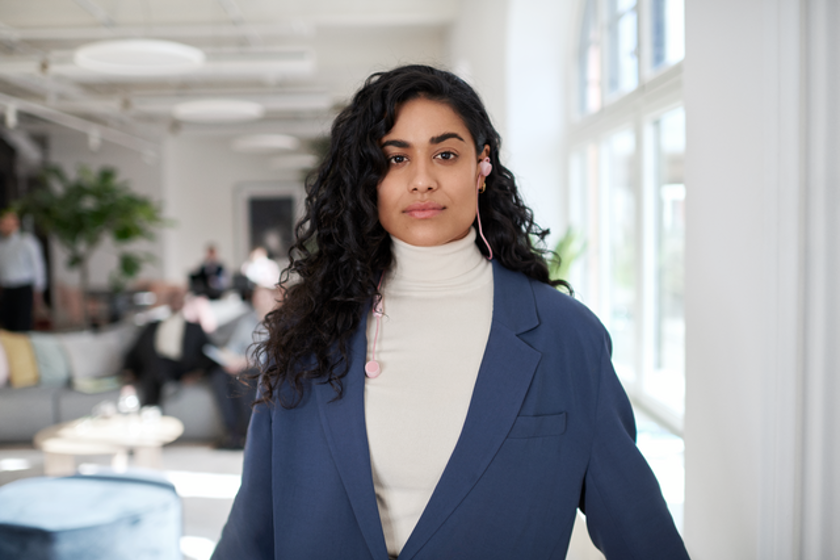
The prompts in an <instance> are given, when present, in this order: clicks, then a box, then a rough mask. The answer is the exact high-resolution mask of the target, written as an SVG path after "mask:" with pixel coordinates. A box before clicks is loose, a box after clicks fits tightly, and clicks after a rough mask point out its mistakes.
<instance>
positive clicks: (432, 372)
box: [214, 66, 687, 560]
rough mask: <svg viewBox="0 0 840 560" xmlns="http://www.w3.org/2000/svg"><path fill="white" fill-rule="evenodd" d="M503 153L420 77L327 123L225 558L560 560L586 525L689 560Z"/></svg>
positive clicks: (489, 134)
mask: <svg viewBox="0 0 840 560" xmlns="http://www.w3.org/2000/svg"><path fill="white" fill-rule="evenodd" d="M499 143H500V139H499V136H498V134H497V133H496V131H495V130H494V129H493V127H492V125H491V123H490V120H489V118H488V116H487V113H486V111H485V110H484V108H483V106H482V104H481V101H480V100H479V98H478V96H477V95H476V93H475V92H474V91H473V90H472V89H471V88H470V87H469V86H468V85H467V84H466V83H464V82H463V81H462V80H460V79H459V78H457V77H456V76H454V75H452V74H450V73H447V72H443V71H440V70H436V69H433V68H429V67H424V66H407V67H402V68H397V69H395V70H392V71H390V72H384V73H378V74H374V75H373V76H371V77H370V78H369V79H368V80H367V82H366V83H365V85H364V86H363V87H362V88H361V90H360V91H359V92H358V93H357V94H356V96H355V97H354V99H353V101H352V103H351V104H350V106H349V107H347V108H346V109H345V110H344V111H342V113H341V114H340V115H339V116H338V117H337V119H336V121H335V123H334V125H333V129H332V139H331V147H330V152H329V154H328V155H327V157H326V158H325V160H324V162H323V163H322V165H321V167H320V168H319V170H318V172H317V175H316V176H315V177H314V178H313V179H312V180H311V181H310V182H309V184H308V185H307V204H306V215H305V218H304V220H303V221H302V222H301V224H299V226H298V228H297V232H296V233H297V241H296V243H295V245H294V246H293V248H292V251H291V255H290V256H291V265H290V267H289V269H290V271H291V272H292V273H294V274H296V275H298V276H299V278H300V281H299V282H298V283H296V284H295V285H293V286H290V287H289V288H288V291H287V295H286V299H285V302H284V305H283V307H281V308H279V309H278V310H277V311H275V312H273V313H272V314H271V315H270V316H269V317H268V320H267V326H268V329H269V333H270V336H269V339H268V340H267V342H265V343H264V345H263V347H262V351H263V354H264V356H265V358H266V363H268V364H270V365H269V366H268V367H267V368H266V369H265V371H264V372H263V375H262V377H261V381H260V389H261V398H260V401H259V403H258V405H257V406H256V409H255V411H254V414H253V416H252V420H251V426H250V431H249V435H248V444H247V446H246V451H245V463H244V473H243V478H242V487H241V489H240V491H239V495H238V496H237V498H236V501H235V503H234V506H233V509H232V512H231V515H230V519H229V521H228V523H227V525H226V527H225V529H224V531H223V535H222V539H221V541H220V543H219V545H218V546H217V549H216V553H215V555H214V558H216V559H219V560H226V559H231V560H232V559H239V558H249V559H257V558H295V559H296V558H306V559H320V558H323V559H357V558H365V559H367V558H372V559H376V560H386V559H388V558H396V557H397V556H399V558H400V559H418V560H419V559H444V558H458V559H460V560H463V559H476V560H478V559H481V560H487V559H493V558H499V559H502V558H504V559H509V558H523V559H533V558H564V557H565V554H566V550H567V547H568V544H569V538H570V534H571V530H572V526H573V523H574V519H575V513H576V509H577V507H578V506H579V507H580V508H581V509H583V510H584V511H585V513H586V514H587V521H588V524H589V530H590V533H591V534H592V537H593V540H594V542H595V543H596V545H598V546H599V548H600V549H601V550H602V551H604V552H605V553H606V555H607V557H608V558H610V559H614V558H637V559H640V558H644V559H652V558H653V559H655V558H663V559H664V558H668V559H674V558H687V554H686V552H685V549H684V547H683V544H682V541H681V539H680V537H679V535H678V534H677V532H676V530H675V528H674V525H673V522H672V521H671V518H670V515H669V514H668V511H667V508H666V505H665V502H664V500H663V499H662V496H661V493H660V491H659V487H658V485H657V483H656V479H655V478H654V476H653V475H652V473H651V471H650V469H649V468H648V466H647V464H646V463H645V461H644V459H643V458H642V456H641V455H640V454H639V452H638V450H637V448H636V446H635V443H634V437H635V428H634V421H633V415H632V411H631V408H630V404H629V402H628V400H627V397H626V396H625V394H624V392H623V391H622V389H621V386H620V384H619V382H618V380H617V378H616V376H615V373H614V372H613V369H612V366H611V364H610V358H609V353H610V341H609V337H608V335H607V333H606V332H605V331H604V329H603V327H602V326H601V325H600V323H599V322H598V320H597V319H596V318H595V317H594V316H593V315H592V314H591V313H590V312H589V311H587V310H586V309H585V308H584V307H583V306H582V305H580V304H578V303H577V302H575V301H574V300H573V299H572V298H571V297H569V296H566V295H564V294H561V293H560V292H558V291H557V290H556V289H554V288H553V287H552V284H553V283H552V282H551V281H550V279H549V276H548V270H547V267H546V264H545V262H544V260H543V257H542V255H541V253H540V252H539V251H538V250H537V249H535V248H534V246H533V245H532V239H533V238H534V237H536V238H541V237H543V236H544V232H542V231H541V230H539V228H537V227H536V226H535V224H534V222H533V218H532V213H531V211H530V210H528V209H527V208H526V207H525V206H524V205H523V203H522V201H521V199H520V197H519V195H518V193H517V190H516V185H515V182H514V179H513V176H512V174H511V173H510V171H508V170H507V169H505V168H504V167H503V166H502V165H501V163H500V161H499ZM476 197H477V198H476ZM491 257H492V260H490V258H491ZM555 284H556V283H555Z"/></svg>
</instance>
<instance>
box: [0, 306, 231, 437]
mask: <svg viewBox="0 0 840 560" xmlns="http://www.w3.org/2000/svg"><path fill="white" fill-rule="evenodd" d="M240 303H241V302H240ZM217 307H218V319H219V321H218V324H219V327H218V329H217V330H216V332H214V333H213V334H212V335H211V339H212V340H213V342H214V343H216V344H218V345H224V342H225V341H226V337H227V336H228V335H229V334H230V331H231V330H232V328H233V325H234V324H235V321H236V319H237V318H238V317H239V316H241V314H242V313H244V312H246V311H247V307H246V306H245V305H244V304H241V305H231V304H227V305H226V306H225V307H221V306H217ZM139 331H140V327H139V326H138V325H136V324H135V322H133V321H127V322H124V323H121V324H117V325H112V326H109V327H107V328H105V329H102V330H101V331H99V332H96V333H93V332H72V333H23V334H11V333H0V351H2V352H3V353H4V354H6V355H4V356H0V359H2V360H5V363H6V377H7V379H3V378H2V377H3V376H2V372H0V445H2V444H10V443H22V442H31V441H32V438H33V437H34V435H35V433H36V432H38V431H39V430H41V429H43V428H46V427H48V426H51V425H53V424H57V423H60V422H67V421H70V420H74V419H77V418H81V417H82V416H87V415H90V414H91V413H92V410H93V409H94V407H96V406H97V404H99V403H102V402H103V401H112V402H114V403H116V402H117V400H118V397H119V392H120V383H121V381H120V380H121V377H120V374H121V369H122V363H123V359H124V356H125V352H127V350H128V349H129V348H130V346H131V344H132V343H133V341H134V340H135V339H136V337H137V335H138V334H139ZM27 349H29V350H27ZM10 369H11V370H12V371H11V377H10V374H9V370H10ZM33 370H34V371H35V372H36V373H34V374H33V373H32V372H33ZM21 372H25V374H22V373H21ZM15 374H17V379H15ZM33 375H34V378H33ZM24 385H25V386H24ZM161 409H162V411H163V413H164V414H166V415H169V416H174V417H176V418H178V419H180V420H181V421H182V422H183V423H184V434H183V435H182V436H181V439H182V440H193V441H197V440H204V441H212V440H215V439H217V438H218V437H219V436H220V435H221V434H222V421H221V414H220V413H219V410H218V407H217V405H216V401H215V399H214V396H213V393H212V390H211V388H210V385H209V383H208V381H207V380H205V379H199V380H197V381H193V382H184V383H169V384H167V385H166V386H165V387H164V389H163V394H162V399H161Z"/></svg>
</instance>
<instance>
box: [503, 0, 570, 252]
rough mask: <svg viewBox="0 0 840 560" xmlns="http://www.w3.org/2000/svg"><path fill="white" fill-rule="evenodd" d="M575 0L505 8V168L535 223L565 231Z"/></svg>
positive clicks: (519, 0) (536, 0) (528, 1)
mask: <svg viewBox="0 0 840 560" xmlns="http://www.w3.org/2000/svg"><path fill="white" fill-rule="evenodd" d="M575 16H576V2H553V1H546V0H516V1H513V2H511V3H510V7H509V10H508V31H507V34H508V48H507V51H506V58H507V63H506V65H507V74H506V76H507V78H506V107H507V109H506V115H507V126H506V128H507V136H506V137H504V138H503V140H504V141H505V145H506V147H507V149H506V152H507V153H508V154H509V159H508V163H509V168H510V169H511V171H513V173H514V175H515V176H516V179H517V183H518V185H519V189H520V193H521V194H522V197H523V198H524V199H525V203H526V204H528V206H530V207H531V209H533V210H534V217H535V219H536V222H537V223H538V224H539V225H540V226H541V227H543V228H550V229H551V233H552V235H551V237H550V239H549V240H548V244H549V245H548V246H549V247H553V246H554V244H555V243H556V242H557V241H558V240H559V238H560V237H561V236H562V235H563V232H564V231H565V220H564V216H565V208H564V204H565V200H566V198H565V197H564V196H563V185H564V184H565V183H566V180H565V177H566V157H565V137H566V131H567V116H568V111H567V110H566V109H567V106H568V97H569V94H570V92H571V90H570V89H569V87H568V84H567V83H566V81H565V80H566V76H567V75H568V73H567V72H566V71H565V69H566V67H567V64H568V62H569V60H570V57H569V56H568V54H567V53H569V52H572V49H571V48H570V45H571V41H572V39H571V38H572V37H573V36H574V34H575V27H576V21H577V18H576V17H575Z"/></svg>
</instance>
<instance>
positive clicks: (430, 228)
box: [377, 98, 490, 247]
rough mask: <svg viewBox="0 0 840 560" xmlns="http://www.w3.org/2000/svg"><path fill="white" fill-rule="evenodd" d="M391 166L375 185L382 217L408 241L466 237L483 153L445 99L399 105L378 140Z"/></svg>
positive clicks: (388, 228) (487, 150)
mask: <svg viewBox="0 0 840 560" xmlns="http://www.w3.org/2000/svg"><path fill="white" fill-rule="evenodd" d="M380 146H381V147H382V151H383V152H384V153H385V157H386V158H387V159H388V171H387V172H386V174H385V176H384V177H383V178H382V180H381V181H380V182H379V186H378V187H377V197H378V198H377V199H378V207H379V222H380V223H381V224H382V227H383V228H385V231H387V232H388V233H390V234H391V235H392V236H393V237H396V238H397V239H399V240H400V241H404V242H405V243H408V244H409V245H415V246H418V247H432V246H435V245H443V244H444V243H449V242H450V241H455V240H457V239H461V238H463V237H464V236H465V235H467V232H469V229H470V226H471V225H472V223H473V220H474V218H475V204H476V196H477V195H478V193H476V188H475V186H476V181H477V179H478V161H479V160H480V159H482V158H485V157H487V156H488V154H489V153H490V148H489V146H485V147H484V150H483V151H482V153H481V155H480V156H479V155H478V154H476V152H475V142H474V141H473V137H472V135H470V132H469V130H467V127H466V125H465V124H464V121H463V120H461V117H459V116H458V114H457V113H456V112H455V111H453V110H452V108H451V107H450V106H449V105H447V104H446V103H441V102H439V101H431V100H429V99H424V98H417V99H412V100H411V101H406V102H405V103H403V104H402V105H401V106H400V107H399V108H398V109H397V118H396V122H395V123H394V127H393V128H392V129H391V130H390V131H388V133H387V134H386V135H385V136H384V137H383V138H382V140H381V141H380Z"/></svg>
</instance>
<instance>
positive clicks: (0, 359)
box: [0, 344, 9, 388]
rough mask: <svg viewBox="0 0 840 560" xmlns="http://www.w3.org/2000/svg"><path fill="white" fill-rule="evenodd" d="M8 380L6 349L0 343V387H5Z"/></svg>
mask: <svg viewBox="0 0 840 560" xmlns="http://www.w3.org/2000/svg"><path fill="white" fill-rule="evenodd" d="M8 382H9V360H8V359H6V351H5V350H3V345H2V344H0V388H2V387H5V386H6V383H8Z"/></svg>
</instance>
